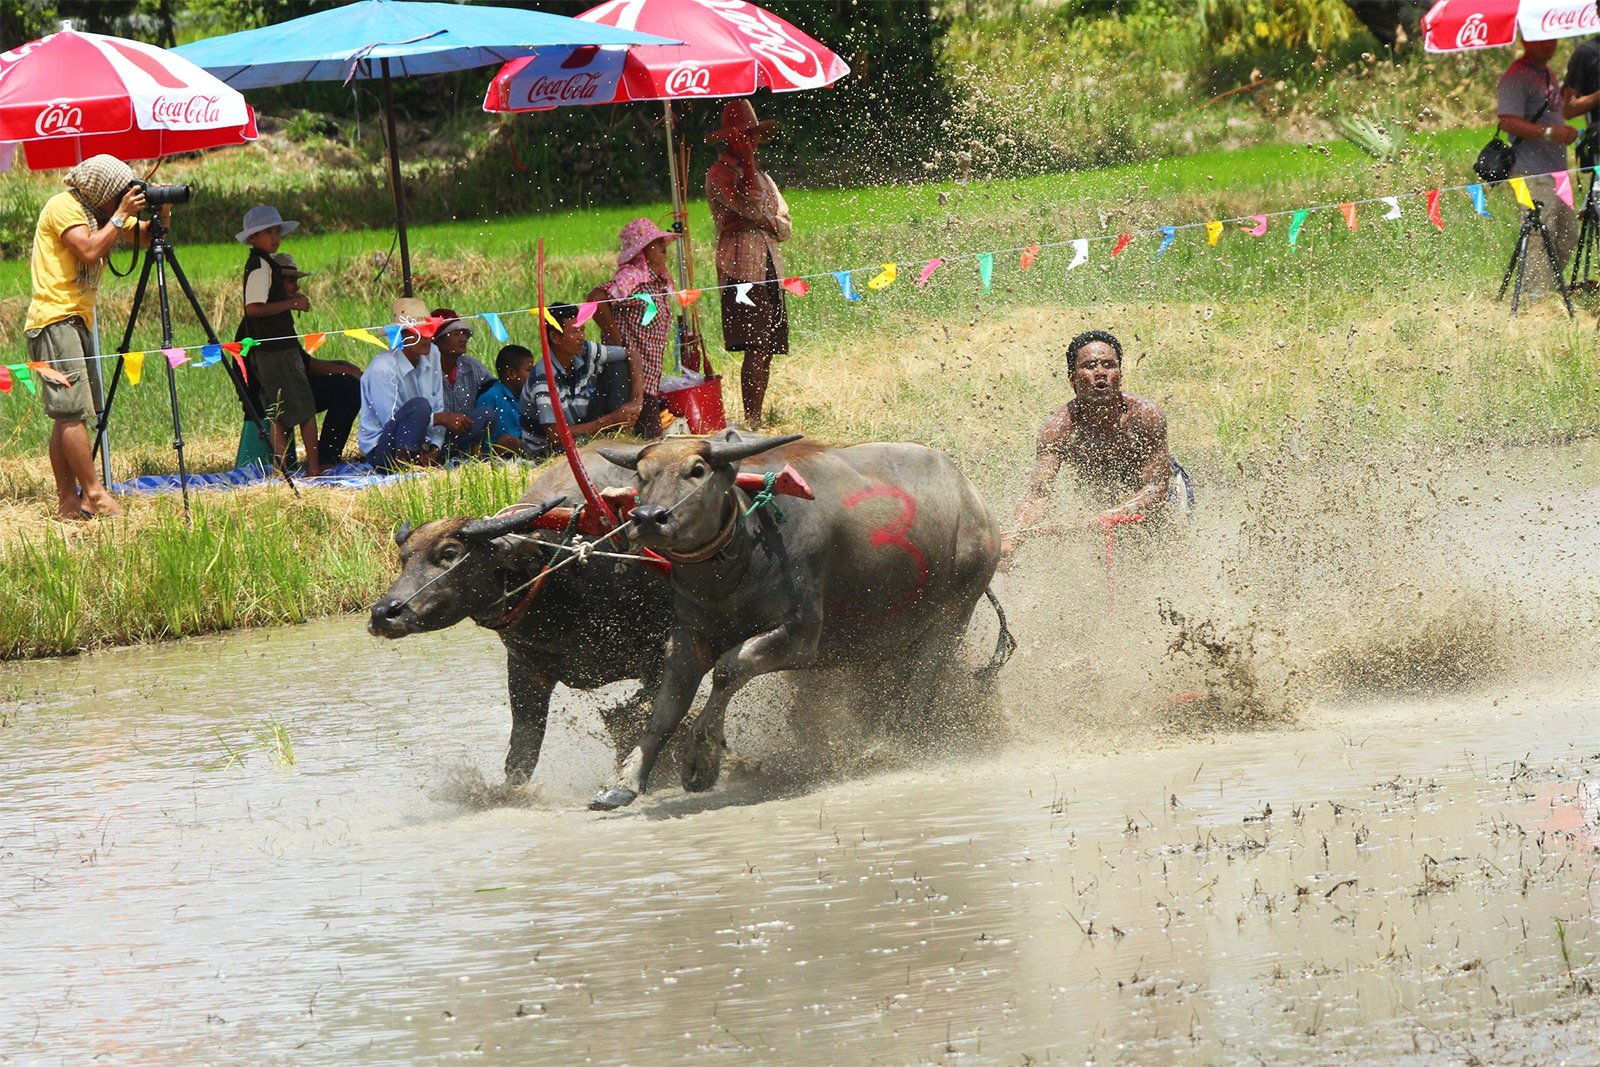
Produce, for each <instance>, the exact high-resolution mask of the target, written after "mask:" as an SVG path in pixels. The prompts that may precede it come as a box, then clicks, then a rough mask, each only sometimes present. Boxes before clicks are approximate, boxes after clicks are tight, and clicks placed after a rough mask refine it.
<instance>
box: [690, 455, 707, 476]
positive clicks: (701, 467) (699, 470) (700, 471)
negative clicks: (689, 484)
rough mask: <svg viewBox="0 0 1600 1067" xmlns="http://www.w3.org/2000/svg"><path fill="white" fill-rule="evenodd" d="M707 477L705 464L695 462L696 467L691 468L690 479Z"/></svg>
mask: <svg viewBox="0 0 1600 1067" xmlns="http://www.w3.org/2000/svg"><path fill="white" fill-rule="evenodd" d="M705 476H706V465H705V464H704V463H702V462H700V461H699V460H698V459H697V460H695V461H694V466H692V467H690V468H689V477H691V478H704V477H705Z"/></svg>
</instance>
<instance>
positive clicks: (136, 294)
mask: <svg viewBox="0 0 1600 1067" xmlns="http://www.w3.org/2000/svg"><path fill="white" fill-rule="evenodd" d="M154 263H155V257H154V256H152V255H151V249H149V248H147V249H145V255H144V267H143V269H141V270H140V271H139V284H138V285H136V286H134V289H133V307H131V308H129V309H128V326H127V328H126V329H125V330H123V331H122V344H120V345H119V346H117V353H118V355H117V369H116V370H115V371H113V372H112V374H111V388H110V389H107V390H106V402H105V406H104V407H103V408H101V409H100V417H99V418H98V419H97V420H95V426H94V453H93V454H94V455H96V456H98V455H99V453H100V442H101V441H102V440H104V439H105V434H106V427H107V426H109V425H110V424H111V404H112V402H113V401H114V400H116V398H117V383H118V382H120V381H122V355H121V353H123V352H126V351H127V350H128V346H129V345H130V344H132V343H133V326H134V323H136V322H138V321H139V307H140V306H141V305H142V304H143V303H144V290H145V286H147V285H148V284H149V283H150V268H151V267H152V266H153V265H154Z"/></svg>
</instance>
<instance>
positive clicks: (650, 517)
mask: <svg viewBox="0 0 1600 1067" xmlns="http://www.w3.org/2000/svg"><path fill="white" fill-rule="evenodd" d="M669 518H671V513H670V512H669V511H668V510H667V509H666V508H664V507H662V506H661V505H660V504H640V505H639V506H638V507H636V508H634V509H633V521H634V525H636V526H638V527H639V529H641V530H646V529H651V528H654V529H657V530H659V529H662V528H663V527H665V526H666V525H667V520H668V519H669Z"/></svg>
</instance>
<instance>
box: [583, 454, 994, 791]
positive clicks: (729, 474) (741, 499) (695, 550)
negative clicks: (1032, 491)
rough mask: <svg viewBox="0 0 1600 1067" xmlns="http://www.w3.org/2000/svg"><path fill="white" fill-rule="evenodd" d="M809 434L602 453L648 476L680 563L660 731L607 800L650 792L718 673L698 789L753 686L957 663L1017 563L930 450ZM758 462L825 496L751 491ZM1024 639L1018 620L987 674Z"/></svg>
mask: <svg viewBox="0 0 1600 1067" xmlns="http://www.w3.org/2000/svg"><path fill="white" fill-rule="evenodd" d="M797 441H799V438H798V437H797V436H790V437H775V438H774V437H759V438H758V437H748V436H741V435H740V434H739V433H738V432H737V431H733V430H729V431H727V432H726V433H724V434H723V435H721V436H720V437H718V438H716V439H712V440H693V439H676V440H674V439H669V440H666V441H659V442H654V443H652V444H648V445H642V446H637V447H631V448H630V447H609V448H601V449H600V450H599V451H600V454H601V455H603V456H604V457H605V458H606V459H608V460H610V461H611V462H612V463H615V464H617V465H618V466H621V467H629V468H633V469H635V470H637V471H638V475H639V490H638V504H637V506H635V507H634V509H633V512H632V521H633V533H632V536H633V538H634V540H635V541H636V542H637V543H638V544H640V545H643V546H646V547H648V548H651V549H653V550H655V551H657V552H659V553H660V554H661V555H663V556H665V557H667V558H668V559H669V560H671V561H672V565H673V567H672V589H673V602H674V612H675V616H676V618H675V622H674V624H673V627H672V631H671V636H670V637H669V638H668V641H667V651H666V662H665V663H664V665H663V668H662V671H663V673H662V681H661V687H660V689H659V690H658V691H657V693H656V695H655V700H654V703H653V705H652V709H651V715H650V722H649V725H648V726H647V727H646V729H645V733H644V736H643V738H642V739H641V740H640V742H639V746H638V747H637V748H635V749H634V750H633V751H632V752H631V753H630V754H629V755H628V757H627V759H626V760H625V761H624V763H623V765H622V769H621V772H620V775H619V778H618V780H617V781H616V782H614V783H613V784H612V785H609V786H607V787H606V788H605V789H602V790H601V791H600V793H599V794H598V795H597V796H596V797H595V799H594V801H593V802H592V804H591V805H590V806H591V807H593V808H596V809H598V810H608V809H611V808H616V807H620V806H622V805H624V804H629V803H632V802H633V801H634V800H635V799H636V798H637V797H638V796H639V794H640V793H642V792H644V790H645V788H646V786H647V785H648V784H649V780H650V771H651V768H652V767H653V766H654V765H655V762H656V759H657V757H658V756H659V755H660V753H661V749H662V746H663V745H664V744H665V743H666V741H667V739H668V737H669V736H670V735H671V733H672V731H673V730H674V729H675V728H676V727H677V725H678V723H679V722H680V721H681V720H682V719H683V717H684V715H685V713H686V712H687V711H688V709H689V705H690V703H691V702H692V700H693V698H694V694H695V690H696V688H697V687H698V685H699V684H700V680H701V679H702V678H703V677H704V676H705V674H706V672H707V671H708V670H710V671H712V684H711V695H710V698H709V699H708V701H707V703H706V706H705V708H704V710H702V711H701V713H700V715H699V716H698V717H697V718H696V719H695V722H694V726H693V729H692V730H691V732H690V737H689V741H688V746H687V757H686V758H685V760H684V763H683V782H684V786H685V788H687V789H689V790H692V791H698V790H704V789H709V788H711V786H713V785H714V784H715V783H716V780H717V777H718V775H719V773H720V771H721V766H722V753H723V749H724V734H723V720H724V716H725V714H726V712H727V707H728V701H729V700H730V699H731V698H732V697H733V695H734V694H735V693H737V692H738V691H739V689H740V688H741V687H742V686H744V685H745V684H746V683H747V682H749V681H750V680H751V679H752V678H755V677H757V676H758V675H762V674H767V673H770V672H773V671H787V670H797V669H804V668H812V667H872V666H874V665H877V666H880V667H882V666H890V665H893V666H895V667H897V668H900V670H899V671H898V672H897V673H898V674H899V675H900V676H902V677H906V678H912V679H916V678H927V677H931V676H932V675H933V674H934V673H936V672H937V670H938V669H939V668H940V667H941V666H943V665H945V664H946V663H948V662H950V661H951V659H952V657H954V656H955V655H956V647H957V645H958V643H959V642H960V640H961V637H962V635H963V633H964V632H965V630H966V627H967V624H968V621H969V620H970V618H971V616H972V611H973V608H974V606H975V605H976V604H977V602H978V599H979V598H980V597H982V596H983V595H984V593H985V592H986V590H987V589H988V586H989V581H990V579H991V578H992V577H993V575H994V571H995V565H996V564H997V562H998V561H999V558H1000V554H999V529H998V527H997V525H996V523H995V520H994V517H993V516H992V515H991V514H990V512H989V509H988V507H987V506H986V505H985V504H984V502H983V499H982V497H980V496H979V495H978V492H977V490H976V489H975V488H974V487H973V485H972V483H971V482H969V481H968V480H967V478H966V476H965V475H963V474H962V473H961V471H960V470H958V469H957V468H956V465H955V464H954V463H952V462H951V461H950V459H949V458H948V457H946V456H944V455H942V454H940V453H938V452H935V451H933V450H932V449H929V448H924V447H922V446H921V445H914V444H862V445H853V446H850V447H847V448H827V447H823V446H819V445H815V444H812V443H809V442H802V443H795V442H797ZM753 457H759V459H758V460H753V462H751V463H748V464H746V466H745V471H746V472H749V471H751V470H753V469H759V470H765V471H768V472H773V473H776V472H779V471H781V470H782V469H783V468H784V467H785V466H786V465H788V466H791V467H792V468H793V469H794V470H795V471H796V472H798V474H799V475H800V478H801V479H803V481H804V482H805V483H806V484H807V485H809V487H810V491H811V496H812V499H796V498H794V497H789V496H779V497H776V498H775V499H773V500H772V501H771V502H770V503H762V502H760V501H759V500H753V498H752V496H751V495H749V494H747V493H746V492H745V491H743V490H741V489H739V488H738V487H737V486H736V484H735V478H736V475H737V473H738V470H739V464H740V462H741V461H743V460H747V459H752V458H753ZM753 503H754V504H755V506H752V505H753ZM774 505H775V506H774ZM779 510H781V513H782V514H781V516H780V515H779V514H778V511H779ZM991 599H993V598H992V594H991ZM995 607H996V609H997V610H998V608H999V602H998V601H995ZM1012 647H1014V642H1013V641H1012V640H1011V636H1010V634H1009V632H1007V630H1006V628H1005V620H1004V616H1003V615H1001V617H1000V640H999V645H998V647H997V648H996V650H995V656H994V659H993V660H991V663H990V666H989V667H988V668H986V671H988V672H989V673H992V672H993V671H995V670H998V669H999V666H1000V664H1002V663H1004V661H1005V658H1006V656H1008V655H1009V654H1010V651H1011V648H1012ZM923 688H924V689H925V688H926V687H923ZM886 696H887V697H889V698H890V699H891V700H893V699H895V698H897V697H901V696H902V694H897V693H886ZM903 698H904V702H903V706H902V708H901V709H900V710H901V713H902V714H906V713H907V712H910V713H912V714H915V713H916V711H918V710H922V711H925V710H926V704H925V703H920V705H919V695H918V694H917V693H914V692H913V691H912V690H911V689H910V688H907V689H906V690H905V692H904V694H903Z"/></svg>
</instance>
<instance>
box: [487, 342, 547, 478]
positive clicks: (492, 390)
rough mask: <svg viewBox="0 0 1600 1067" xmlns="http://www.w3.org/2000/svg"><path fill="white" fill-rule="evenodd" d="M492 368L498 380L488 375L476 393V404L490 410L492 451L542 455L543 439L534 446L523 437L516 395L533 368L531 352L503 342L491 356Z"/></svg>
mask: <svg viewBox="0 0 1600 1067" xmlns="http://www.w3.org/2000/svg"><path fill="white" fill-rule="evenodd" d="M494 370H495V373H496V374H497V375H499V380H496V379H494V378H490V379H489V381H488V383H487V384H486V385H485V386H484V387H483V392H481V393H479V394H478V405H479V406H480V407H486V408H490V409H491V410H493V411H494V424H493V428H492V429H491V430H490V434H489V436H490V440H492V441H493V442H494V447H495V451H497V452H503V453H506V454H508V455H513V456H543V455H544V454H545V449H544V447H543V442H540V446H539V447H537V448H535V446H534V445H533V443H532V442H529V441H526V440H524V439H523V431H522V413H521V410H520V409H519V408H518V405H517V398H518V397H519V396H520V395H521V394H522V390H523V388H524V387H525V386H526V385H527V384H528V375H529V374H530V373H531V372H532V371H533V353H532V352H530V351H529V350H528V349H526V348H524V347H523V346H521V345H506V346H505V347H504V348H502V349H501V350H500V354H499V355H497V356H495V357H494Z"/></svg>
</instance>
